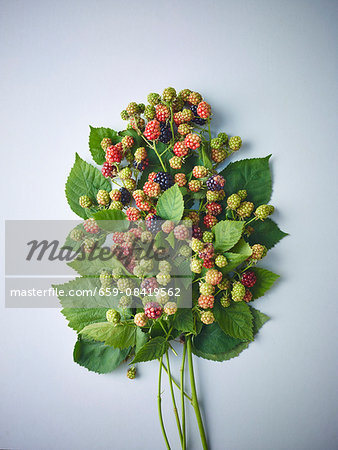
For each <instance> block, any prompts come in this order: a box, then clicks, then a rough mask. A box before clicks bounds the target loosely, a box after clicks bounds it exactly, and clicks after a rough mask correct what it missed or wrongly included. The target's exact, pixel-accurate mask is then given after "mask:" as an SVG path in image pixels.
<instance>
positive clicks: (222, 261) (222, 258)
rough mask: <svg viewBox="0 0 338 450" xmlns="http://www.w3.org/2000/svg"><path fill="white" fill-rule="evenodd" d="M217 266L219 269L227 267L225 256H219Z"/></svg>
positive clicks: (216, 260) (216, 261)
mask: <svg viewBox="0 0 338 450" xmlns="http://www.w3.org/2000/svg"><path fill="white" fill-rule="evenodd" d="M215 264H216V266H217V267H225V266H226V265H227V264H228V261H227V259H226V257H225V256H223V255H218V256H217V257H216V259H215Z"/></svg>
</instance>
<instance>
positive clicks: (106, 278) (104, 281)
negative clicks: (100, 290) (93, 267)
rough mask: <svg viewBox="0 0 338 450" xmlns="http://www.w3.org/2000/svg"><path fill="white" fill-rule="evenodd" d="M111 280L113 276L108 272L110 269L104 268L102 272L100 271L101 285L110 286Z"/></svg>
mask: <svg viewBox="0 0 338 450" xmlns="http://www.w3.org/2000/svg"><path fill="white" fill-rule="evenodd" d="M111 281H112V276H111V274H110V273H109V272H108V270H102V271H101V273H100V282H101V287H108V286H110V284H111Z"/></svg>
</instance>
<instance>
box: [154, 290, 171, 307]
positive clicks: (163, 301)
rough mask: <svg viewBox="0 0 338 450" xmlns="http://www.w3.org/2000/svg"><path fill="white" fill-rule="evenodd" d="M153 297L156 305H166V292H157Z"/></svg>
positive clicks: (167, 295)
mask: <svg viewBox="0 0 338 450" xmlns="http://www.w3.org/2000/svg"><path fill="white" fill-rule="evenodd" d="M155 297H156V300H157V301H158V303H160V305H165V304H166V303H168V300H169V294H168V292H166V291H161V290H159V292H158V293H157V294H156V295H155Z"/></svg>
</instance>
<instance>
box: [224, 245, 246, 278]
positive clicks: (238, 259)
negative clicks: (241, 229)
mask: <svg viewBox="0 0 338 450" xmlns="http://www.w3.org/2000/svg"><path fill="white" fill-rule="evenodd" d="M251 253H252V250H251V248H250V245H249V244H248V243H247V242H245V241H244V239H240V240H239V241H238V242H237V244H236V245H235V246H234V247H233V248H232V249H231V251H230V252H225V253H224V256H225V257H226V259H227V261H228V264H227V265H226V266H225V267H223V268H222V269H221V272H222V273H223V274H226V273H229V272H232V271H233V270H235V269H236V267H237V266H239V265H240V264H242V262H244V261H245V260H246V259H248V258H249V256H250V255H251Z"/></svg>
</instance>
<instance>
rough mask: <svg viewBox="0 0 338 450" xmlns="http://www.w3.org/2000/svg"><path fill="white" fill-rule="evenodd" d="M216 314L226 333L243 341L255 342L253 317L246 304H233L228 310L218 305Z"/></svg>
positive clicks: (215, 310)
mask: <svg viewBox="0 0 338 450" xmlns="http://www.w3.org/2000/svg"><path fill="white" fill-rule="evenodd" d="M214 314H215V318H216V320H217V323H218V324H219V326H220V327H221V328H222V330H223V331H224V333H226V334H228V335H229V336H232V337H234V338H237V339H241V340H242V341H252V340H253V323H252V315H251V312H250V308H249V306H248V305H247V304H246V303H243V302H239V303H231V304H230V306H229V307H228V308H223V307H222V306H221V305H220V304H219V303H216V304H215V308H214Z"/></svg>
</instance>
